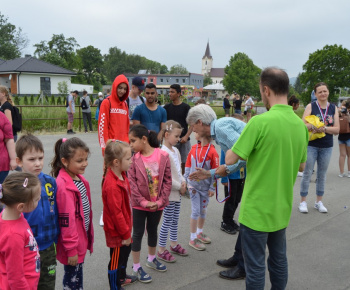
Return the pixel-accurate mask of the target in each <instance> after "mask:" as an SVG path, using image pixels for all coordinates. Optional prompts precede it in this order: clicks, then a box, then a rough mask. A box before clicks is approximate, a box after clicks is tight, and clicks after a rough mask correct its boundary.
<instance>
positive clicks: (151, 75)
mask: <svg viewBox="0 0 350 290" xmlns="http://www.w3.org/2000/svg"><path fill="white" fill-rule="evenodd" d="M124 75H125V76H126V77H189V76H190V75H197V76H202V74H197V73H188V74H132V73H125V74H124Z"/></svg>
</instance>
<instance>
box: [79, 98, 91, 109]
mask: <svg viewBox="0 0 350 290" xmlns="http://www.w3.org/2000/svg"><path fill="white" fill-rule="evenodd" d="M81 108H82V109H83V110H86V109H88V108H89V107H88V105H87V103H86V101H85V98H83V100H82V102H81Z"/></svg>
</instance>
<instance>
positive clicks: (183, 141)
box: [180, 136, 188, 144]
mask: <svg viewBox="0 0 350 290" xmlns="http://www.w3.org/2000/svg"><path fill="white" fill-rule="evenodd" d="M187 140H188V137H186V136H183V137H182V138H181V139H180V143H181V144H184V143H186V142H187Z"/></svg>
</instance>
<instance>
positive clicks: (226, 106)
mask: <svg viewBox="0 0 350 290" xmlns="http://www.w3.org/2000/svg"><path fill="white" fill-rule="evenodd" d="M223 107H224V110H225V117H228V116H230V108H231V104H230V95H229V94H226V96H225V98H224V102H223Z"/></svg>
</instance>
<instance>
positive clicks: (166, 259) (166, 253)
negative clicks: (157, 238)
mask: <svg viewBox="0 0 350 290" xmlns="http://www.w3.org/2000/svg"><path fill="white" fill-rule="evenodd" d="M170 248H171V247H170ZM157 257H158V259H159V260H162V261H164V262H168V263H174V262H176V259H175V257H174V256H173V255H172V254H170V253H169V251H168V250H165V251H164V252H163V253H159V252H158V253H157Z"/></svg>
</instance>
